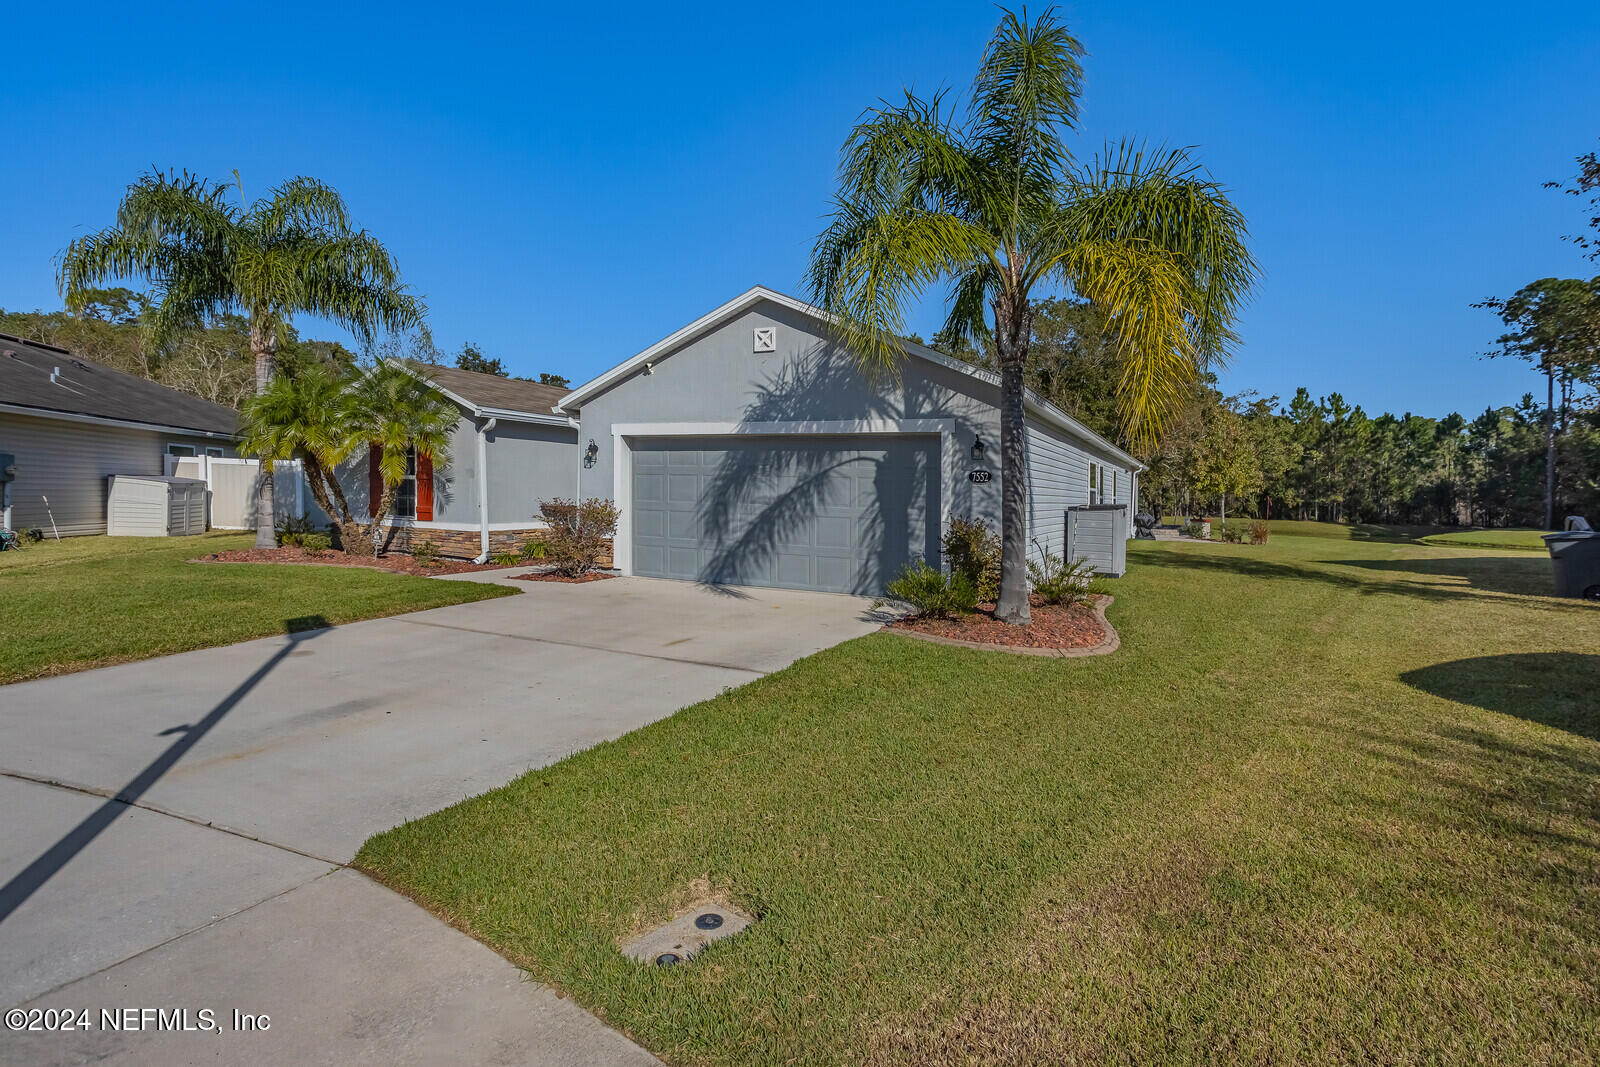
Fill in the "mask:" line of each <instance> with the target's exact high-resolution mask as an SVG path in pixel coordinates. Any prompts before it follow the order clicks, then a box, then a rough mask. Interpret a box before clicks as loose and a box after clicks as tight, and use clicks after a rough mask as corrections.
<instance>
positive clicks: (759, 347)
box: [756, 326, 778, 352]
mask: <svg viewBox="0 0 1600 1067" xmlns="http://www.w3.org/2000/svg"><path fill="white" fill-rule="evenodd" d="M777 350H778V328H777V327H776V326H757V327H756V351H757V352H776V351H777Z"/></svg>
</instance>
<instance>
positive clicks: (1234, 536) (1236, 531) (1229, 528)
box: [1221, 519, 1249, 545]
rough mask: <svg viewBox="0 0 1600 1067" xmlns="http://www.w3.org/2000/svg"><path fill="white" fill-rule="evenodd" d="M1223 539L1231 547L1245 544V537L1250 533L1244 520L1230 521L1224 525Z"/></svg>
mask: <svg viewBox="0 0 1600 1067" xmlns="http://www.w3.org/2000/svg"><path fill="white" fill-rule="evenodd" d="M1221 532H1222V539H1223V540H1224V541H1226V542H1227V543H1228V544H1230V545H1242V544H1244V539H1245V535H1246V534H1247V533H1248V532H1249V528H1248V526H1247V525H1246V524H1245V521H1244V520H1243V519H1229V520H1228V521H1227V522H1225V523H1223V524H1222V531H1221Z"/></svg>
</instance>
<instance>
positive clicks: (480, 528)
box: [318, 365, 578, 557]
mask: <svg viewBox="0 0 1600 1067" xmlns="http://www.w3.org/2000/svg"><path fill="white" fill-rule="evenodd" d="M416 370H417V371H418V372H419V373H420V374H422V375H423V376H424V377H426V378H427V379H428V380H429V381H430V382H432V383H433V385H434V386H435V387H436V388H437V389H438V390H439V391H440V392H441V393H443V394H444V395H445V396H446V397H448V398H449V399H450V400H451V402H453V403H454V404H455V405H456V407H457V408H459V409H460V410H461V418H460V420H459V421H457V423H456V426H455V429H454V430H453V431H452V433H451V435H450V454H449V459H448V461H447V462H435V461H434V460H432V459H431V458H430V457H427V456H420V457H419V456H416V455H413V456H411V457H409V459H408V462H407V464H406V472H407V473H406V479H405V481H404V482H402V483H401V485H400V489H399V492H398V494H397V495H396V498H395V508H394V516H393V518H392V519H391V520H390V522H389V523H388V526H389V535H388V537H387V538H386V539H385V543H386V544H387V545H388V546H389V547H390V548H394V549H400V550H406V549H409V548H410V547H411V546H413V545H416V544H420V543H422V542H423V541H432V542H433V543H434V545H436V546H437V547H438V549H439V551H440V552H442V553H444V554H445V555H449V556H463V557H479V556H484V555H488V554H490V553H493V552H505V551H511V550H513V549H515V548H517V547H518V546H519V545H521V544H522V543H523V542H524V541H527V540H528V539H529V538H530V537H533V536H536V535H537V532H538V531H539V530H542V529H543V528H544V523H543V522H541V521H540V520H539V518H538V515H539V501H541V500H548V499H551V498H552V497H567V498H571V497H572V496H573V495H574V494H576V493H577V491H578V431H577V423H576V421H575V420H573V419H572V418H570V417H569V416H567V415H564V414H557V413H556V411H555V405H556V402H557V401H559V400H560V399H561V397H562V396H563V395H564V394H565V393H566V390H565V389H560V388H557V387H556V386H552V385H540V384H538V383H536V382H524V381H517V380H515V379H511V378H501V377H499V376H497V375H493V374H479V373H478V372H476V371H469V370H460V369H458V368H454V367H433V366H420V365H419V366H417V367H416ZM375 451H376V449H372V450H369V453H368V455H367V456H365V457H360V458H358V459H356V460H355V461H354V462H352V463H351V464H349V465H347V466H346V467H345V468H344V469H343V470H342V471H341V472H340V484H341V485H342V486H343V487H344V490H345V495H346V497H347V498H348V499H349V502H350V507H351V509H352V510H353V511H355V512H356V513H357V515H360V514H361V513H362V512H365V513H366V514H367V515H368V516H370V515H371V514H372V513H373V511H375V510H376V506H377V499H378V497H379V495H381V492H382V488H383V487H382V485H381V484H380V483H379V481H378V475H377V466H376V464H375V463H374V462H373V458H374V457H373V456H372V454H371V453H372V452H375ZM484 472H487V476H486V477H485V476H484ZM320 514H321V513H320V511H319V512H318V515H319V516H320Z"/></svg>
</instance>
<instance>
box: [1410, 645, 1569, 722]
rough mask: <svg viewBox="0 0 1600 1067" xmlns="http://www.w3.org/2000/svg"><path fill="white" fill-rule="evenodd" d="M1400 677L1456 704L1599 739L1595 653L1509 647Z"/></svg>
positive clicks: (1416, 686) (1417, 687) (1436, 665)
mask: <svg viewBox="0 0 1600 1067" xmlns="http://www.w3.org/2000/svg"><path fill="white" fill-rule="evenodd" d="M1400 680H1401V681H1403V682H1405V683H1406V684H1407V685H1409V686H1412V687H1413V688H1416V689H1420V690H1422V691H1423V692H1425V693H1431V694H1433V695H1434V696H1437V697H1443V698H1444V699H1446V700H1453V701H1455V702H1456V703H1458V704H1471V705H1473V706H1475V707H1480V708H1486V709H1488V710H1489V711H1497V712H1500V713H1502V714H1505V715H1515V716H1517V717H1518V718H1522V719H1527V720H1528V721H1530V722H1537V723H1542V724H1543V725H1545V726H1553V727H1555V728H1556V729H1558V730H1565V731H1567V732H1568V733H1572V734H1577V735H1578V736H1580V737H1587V738H1589V739H1590V740H1591V741H1600V655H1593V654H1589V653H1582V652H1514V653H1507V654H1505V655H1501V656H1477V657H1474V658H1472V659H1458V660H1451V661H1450V662H1448V663H1436V664H1434V665H1433V666H1431V667H1421V668H1419V669H1417V670H1414V671H1407V672H1405V673H1404V674H1402V675H1401V676H1400Z"/></svg>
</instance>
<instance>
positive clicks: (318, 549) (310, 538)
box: [299, 533, 333, 556]
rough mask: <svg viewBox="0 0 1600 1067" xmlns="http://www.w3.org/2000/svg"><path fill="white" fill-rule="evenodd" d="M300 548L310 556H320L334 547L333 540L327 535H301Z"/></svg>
mask: <svg viewBox="0 0 1600 1067" xmlns="http://www.w3.org/2000/svg"><path fill="white" fill-rule="evenodd" d="M299 536H300V547H301V548H302V549H303V550H304V551H305V553H306V555H308V556H320V555H322V554H323V553H324V552H326V551H328V549H330V548H332V547H333V538H331V537H329V536H328V535H327V534H325V533H308V534H300V535H299Z"/></svg>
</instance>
